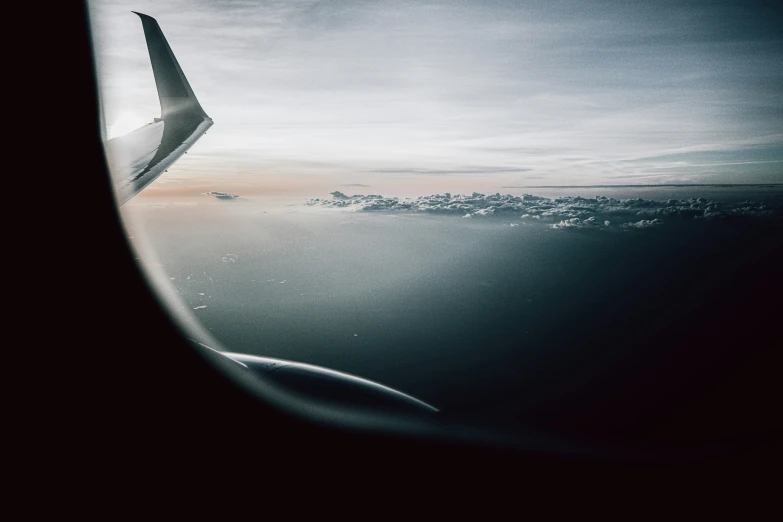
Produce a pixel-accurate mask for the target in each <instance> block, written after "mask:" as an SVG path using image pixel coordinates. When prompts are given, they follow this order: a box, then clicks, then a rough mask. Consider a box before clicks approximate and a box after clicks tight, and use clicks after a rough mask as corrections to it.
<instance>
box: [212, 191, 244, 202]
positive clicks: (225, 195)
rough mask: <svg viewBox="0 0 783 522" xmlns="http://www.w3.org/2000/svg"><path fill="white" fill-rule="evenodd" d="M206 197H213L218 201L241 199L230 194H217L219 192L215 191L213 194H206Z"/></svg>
mask: <svg viewBox="0 0 783 522" xmlns="http://www.w3.org/2000/svg"><path fill="white" fill-rule="evenodd" d="M204 195H206V196H213V197H215V198H217V199H224V200H225V199H229V200H230V199H236V198H238V197H239V196H238V195H236V194H231V193H230V192H217V191H214V190H213V191H212V192H205V193H204Z"/></svg>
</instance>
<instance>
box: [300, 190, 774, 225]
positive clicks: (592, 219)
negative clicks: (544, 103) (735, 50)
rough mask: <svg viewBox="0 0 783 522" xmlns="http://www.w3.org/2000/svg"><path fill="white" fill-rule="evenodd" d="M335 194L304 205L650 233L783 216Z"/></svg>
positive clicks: (743, 210)
mask: <svg viewBox="0 0 783 522" xmlns="http://www.w3.org/2000/svg"><path fill="white" fill-rule="evenodd" d="M331 195H332V198H331V199H317V198H316V199H310V200H308V201H307V202H306V203H305V204H306V205H309V206H316V207H325V208H338V209H343V210H347V211H352V212H419V213H430V214H444V215H456V216H463V217H474V216H475V217H487V216H493V215H498V216H505V217H509V216H513V217H517V218H519V219H523V220H526V221H528V220H537V221H541V222H544V223H548V224H550V226H551V227H552V228H556V229H563V228H595V229H599V228H603V229H606V228H625V229H629V228H650V227H656V226H659V225H662V224H664V222H665V221H671V220H676V219H680V220H682V219H705V220H714V219H730V218H781V217H783V203H780V204H777V205H775V206H770V205H769V204H764V203H759V202H754V201H743V202H740V203H726V202H719V201H711V200H707V199H705V198H688V199H669V200H666V201H655V200H650V199H641V198H637V199H615V198H609V197H605V196H597V197H594V198H584V197H579V196H576V197H570V196H569V197H558V198H553V199H550V198H545V197H542V196H534V195H530V194H525V195H523V196H512V195H510V194H500V193H497V194H481V193H478V192H474V193H472V194H470V195H464V194H456V195H452V194H451V193H448V192H447V193H445V194H433V195H430V196H421V197H418V198H415V199H409V198H405V199H400V198H395V197H383V196H381V195H378V194H369V195H362V194H354V195H353V196H348V195H346V194H343V193H342V192H339V191H335V192H332V193H331ZM612 223H622V224H621V225H612Z"/></svg>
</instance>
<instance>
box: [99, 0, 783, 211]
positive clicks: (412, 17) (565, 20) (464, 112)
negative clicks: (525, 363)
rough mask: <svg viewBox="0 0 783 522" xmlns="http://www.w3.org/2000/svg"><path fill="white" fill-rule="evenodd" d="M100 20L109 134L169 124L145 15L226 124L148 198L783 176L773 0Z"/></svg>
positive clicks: (782, 95)
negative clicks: (158, 120)
mask: <svg viewBox="0 0 783 522" xmlns="http://www.w3.org/2000/svg"><path fill="white" fill-rule="evenodd" d="M91 8H92V20H93V24H94V26H95V30H96V32H95V43H96V53H97V58H98V67H99V76H100V82H101V91H102V101H103V108H104V115H105V121H106V123H107V130H108V134H109V137H112V136H114V135H117V134H121V133H124V132H127V131H130V130H132V129H133V128H135V127H138V126H140V125H142V124H144V123H147V122H149V121H151V120H152V118H153V117H157V116H159V112H160V108H159V104H158V100H157V94H156V91H155V86H154V79H153V76H152V70H151V67H150V64H149V57H148V55H147V49H146V45H145V42H144V35H143V31H142V27H141V23H140V21H139V19H138V18H137V17H136V16H135V15H133V14H132V13H131V12H130V11H131V10H134V11H140V12H143V13H146V14H149V15H150V16H153V17H155V18H156V19H157V20H158V22H159V24H160V26H161V28H162V29H163V32H164V34H165V35H166V37H167V39H168V41H169V44H170V46H171V48H172V50H173V51H174V53H175V55H176V56H177V58H178V60H179V63H180V65H181V67H182V69H183V71H184V72H185V74H186V76H187V77H188V80H189V82H190V84H191V86H192V87H193V90H194V92H195V93H196V95H197V97H198V98H199V101H200V102H201V105H202V106H203V107H204V109H205V110H206V112H207V113H208V114H209V115H210V116H211V117H212V118H213V120H214V122H215V125H214V126H213V127H212V128H211V129H210V131H209V132H208V133H207V135H205V136H204V137H202V138H201V140H200V141H199V142H198V143H197V144H196V145H195V146H194V147H193V148H192V149H191V151H190V153H189V154H188V155H187V156H185V157H184V158H182V159H180V160H179V161H178V163H177V164H176V165H175V166H174V167H172V168H171V169H170V170H169V173H167V174H166V175H165V176H162V177H161V178H160V179H159V180H158V181H156V182H155V183H154V184H153V185H151V186H150V187H149V188H148V189H147V190H145V192H144V193H142V195H143V196H155V195H161V194H163V195H176V194H181V193H194V192H196V191H208V190H218V191H229V192H235V193H238V194H240V195H248V194H260V193H267V194H268V193H280V194H297V195H299V194H301V195H303V196H306V197H311V196H322V195H324V194H327V193H328V192H331V191H332V190H335V189H340V190H343V191H344V192H360V193H368V192H369V193H383V194H385V195H400V196H413V195H421V194H430V193H434V192H439V191H451V192H455V193H459V192H468V193H470V192H472V191H474V190H476V191H488V192H494V191H496V190H497V191H501V192H502V191H503V190H502V189H503V188H505V187H521V186H536V185H603V184H612V185H613V184H620V185H625V184H665V183H783V31H780V28H779V27H780V22H781V20H783V17H782V16H781V10H779V9H777V10H776V9H775V8H773V7H769V5H768V3H765V2H693V1H683V0H679V1H660V2H620V1H546V2H543V1H542V2H502V1H497V2H496V1H470V0H463V1H448V2H447V1H420V2H406V1H383V2H373V1H329V2H320V1H311V0H285V1H278V2H264V1H260V2H247V1H209V2H207V1H193V2H186V1H182V0H174V1H170V2H151V1H136V2H127V1H117V0H93V1H92V3H91ZM341 187H347V189H346V188H341Z"/></svg>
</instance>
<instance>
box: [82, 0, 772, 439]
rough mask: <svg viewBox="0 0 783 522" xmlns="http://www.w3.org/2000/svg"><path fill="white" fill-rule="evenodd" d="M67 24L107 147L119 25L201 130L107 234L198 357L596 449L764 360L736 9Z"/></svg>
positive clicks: (153, 12) (766, 325) (755, 165)
mask: <svg viewBox="0 0 783 522" xmlns="http://www.w3.org/2000/svg"><path fill="white" fill-rule="evenodd" d="M91 9H92V16H93V24H94V26H95V28H96V29H95V31H96V33H95V35H96V36H95V43H96V50H97V58H98V66H99V74H100V81H101V92H102V101H103V110H104V119H105V122H106V130H107V138H109V139H111V138H116V137H120V136H123V135H126V133H128V132H129V131H132V130H133V129H136V128H137V127H140V126H142V125H145V124H148V123H150V122H152V121H153V118H158V117H159V116H160V115H161V114H160V102H159V99H158V93H157V91H156V88H155V85H156V84H155V78H154V76H153V71H152V68H151V65H150V57H149V54H148V50H147V44H146V41H145V35H144V32H143V30H142V25H141V23H140V21H139V18H138V17H136V16H134V15H133V14H131V12H130V11H131V9H133V10H134V11H140V12H142V13H146V14H148V15H150V16H153V17H155V19H157V21H158V23H159V24H160V27H161V28H162V30H163V32H164V34H165V35H166V38H167V40H168V43H169V45H170V46H171V49H172V51H173V52H174V53H175V55H176V59H177V60H178V62H179V65H180V66H181V69H182V71H183V72H184V74H185V75H186V76H187V79H188V81H189V84H190V86H191V87H192V89H193V92H194V93H195V95H196V96H197V97H198V101H199V102H200V104H201V106H202V107H203V108H204V110H205V111H206V113H207V114H209V117H210V118H212V120H214V126H213V127H211V128H209V130H208V131H207V132H206V134H205V135H203V136H201V137H200V138H199V139H198V141H197V142H196V143H194V144H193V145H192V148H191V149H189V151H188V154H186V155H183V156H182V157H181V158H179V159H178V160H177V161H176V163H174V164H172V165H171V166H170V167H168V169H167V171H166V172H164V173H162V174H161V175H160V177H158V178H157V179H155V180H154V181H153V182H152V183H150V184H149V185H148V186H146V188H144V190H142V191H141V192H139V193H138V194H137V195H135V196H134V197H133V198H132V199H130V200H129V201H128V202H127V203H124V204H123V205H122V207H121V212H122V215H123V218H124V220H125V224H126V227H127V230H128V235H129V237H130V238H131V239H132V242H133V245H134V246H135V248H136V249H137V251H138V255H139V258H140V260H141V263H142V264H143V265H144V266H145V268H147V269H148V270H150V271H151V272H152V273H154V274H155V277H156V281H158V284H159V285H160V288H161V291H163V292H169V293H171V294H173V295H175V296H176V300H177V303H178V305H177V306H179V307H181V308H182V309H186V310H188V311H189V313H190V314H192V316H193V317H194V318H195V320H196V321H198V323H199V324H200V325H201V326H202V327H203V328H204V331H205V332H207V333H208V334H209V335H210V336H211V338H213V339H214V340H216V341H217V343H219V345H218V346H219V349H221V350H222V349H225V350H228V351H231V352H238V353H243V354H250V355H258V356H264V357H272V358H279V359H283V360H288V361H297V362H302V363H308V364H313V365H318V366H322V367H325V368H329V369H333V370H337V371H340V372H345V373H348V374H352V375H356V376H360V377H362V378H365V379H369V380H372V381H376V382H378V383H382V384H383V385H386V386H388V387H391V388H393V389H396V390H400V391H402V392H405V393H407V394H410V395H412V396H414V397H417V398H419V399H421V400H423V401H426V402H428V403H430V404H432V405H435V406H436V407H437V408H438V409H440V410H441V411H440V414H442V415H443V416H444V417H448V418H453V419H459V420H467V421H469V422H472V423H479V424H482V425H487V426H494V427H499V428H500V429H502V430H510V431H512V432H514V433H531V432H536V433H537V432H546V433H557V434H560V435H562V436H576V435H574V434H579V436H581V435H583V434H588V435H589V436H590V437H597V438H600V439H602V440H605V439H607V438H609V439H613V438H617V437H631V436H634V437H660V438H664V439H665V438H666V437H669V436H671V434H667V433H665V430H663V429H662V432H661V433H658V432H655V430H653V429H652V428H651V422H652V421H650V419H658V420H656V421H655V422H654V423H653V424H654V425H655V426H661V421H660V419H662V418H664V417H665V418H666V419H671V418H673V417H676V416H677V415H680V416H681V417H683V418H685V417H687V414H686V413H685V412H686V410H683V409H682V408H684V407H685V406H683V405H684V404H685V403H687V402H688V401H690V400H691V399H692V398H693V397H698V398H699V399H698V400H702V401H708V400H709V397H713V396H714V397H723V396H724V395H722V394H725V395H726V396H728V395H730V391H728V389H727V388H726V386H728V385H726V384H725V382H726V381H724V380H722V379H723V377H724V376H725V375H726V372H728V371H729V370H730V369H731V368H733V367H735V366H736V365H741V364H744V363H745V361H746V359H745V358H744V357H746V356H748V357H749V355H747V354H756V355H758V354H757V352H755V351H754V350H762V349H766V348H765V347H766V346H768V344H769V343H771V342H772V341H771V339H772V335H773V332H772V330H771V324H772V322H773V321H774V320H773V318H772V314H773V310H774V304H773V301H774V299H779V297H780V294H779V293H778V294H777V296H775V295H774V292H779V291H780V288H781V276H780V273H779V270H778V267H779V266H780V265H779V263H780V261H781V255H780V251H779V248H778V246H779V245H780V244H783V242H781V241H780V239H781V228H782V224H781V219H782V218H781V216H783V185H781V184H783V134H781V132H780V130H781V128H783V110H781V109H782V108H783V97H781V87H780V86H781V85H783V68H782V67H781V66H780V64H781V63H783V45H782V44H781V40H780V38H779V28H777V27H775V26H774V23H773V19H774V17H773V16H770V15H771V13H770V12H767V11H765V8H763V7H754V8H749V7H746V6H744V5H743V4H742V3H739V2H738V3H731V2H728V3H725V4H721V8H720V9H718V8H712V7H710V6H709V4H708V3H706V2H705V3H701V2H691V3H680V2H661V3H656V4H647V3H645V4H638V5H636V4H627V3H620V2H608V3H599V4H596V3H586V2H577V1H573V2H572V1H563V2H533V3H525V4H518V3H513V2H512V3H508V2H492V1H490V2H478V1H476V2H473V1H465V2H441V1H425V2H365V1H362V2H350V1H348V2H317V1H286V2H258V3H255V2H247V3H246V2H229V1H223V2H196V3H193V2H184V1H179V0H173V1H169V2H165V3H159V2H134V3H132V5H131V3H128V2H125V1H110V0H95V1H93V2H92V3H91ZM770 9H772V8H770ZM778 311H779V303H778ZM737 343H739V344H740V345H742V346H743V349H744V350H745V351H744V352H738V351H736V350H735V348H736V346H737ZM765 343H766V344H765ZM765 353H766V352H765ZM754 356H755V355H754ZM721 383H723V384H721ZM705 397H706V398H705ZM694 400H696V399H694ZM715 400H718V399H715ZM721 400H722V399H721ZM699 404H701V403H699ZM726 404H728V403H724V405H726ZM726 408H731V406H726ZM731 411H733V410H731ZM708 413H709V412H708ZM708 413H705V415H707V414H708ZM702 421H703V422H704V426H707V425H710V426H712V425H711V424H709V423H708V422H707V421H704V420H703V419H702ZM702 421H700V422H702ZM697 431H698V430H697ZM718 431H719V430H718ZM699 433H701V432H699ZM699 436H701V435H699Z"/></svg>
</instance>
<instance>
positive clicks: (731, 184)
mask: <svg viewBox="0 0 783 522" xmlns="http://www.w3.org/2000/svg"><path fill="white" fill-rule="evenodd" d="M768 186H783V183H662V184H651V185H505V186H503V187H501V188H634V187H638V188H650V187H768Z"/></svg>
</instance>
